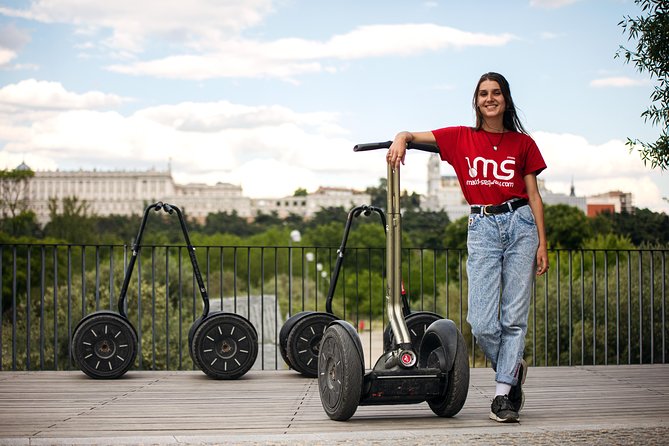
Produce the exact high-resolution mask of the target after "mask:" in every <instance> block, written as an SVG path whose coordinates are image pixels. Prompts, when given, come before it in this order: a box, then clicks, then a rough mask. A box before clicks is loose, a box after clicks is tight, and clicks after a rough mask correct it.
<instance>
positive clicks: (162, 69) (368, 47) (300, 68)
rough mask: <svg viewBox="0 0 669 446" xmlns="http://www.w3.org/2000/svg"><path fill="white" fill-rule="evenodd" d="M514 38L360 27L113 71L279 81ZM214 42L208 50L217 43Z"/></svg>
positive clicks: (221, 44) (430, 28)
mask: <svg viewBox="0 0 669 446" xmlns="http://www.w3.org/2000/svg"><path fill="white" fill-rule="evenodd" d="M513 39H515V37H514V36H513V35H511V34H500V35H493V34H483V33H471V32H466V31H461V30H458V29H455V28H451V27H446V26H438V25H433V24H406V25H370V26H361V27H358V28H356V29H354V30H353V31H351V32H349V33H347V34H341V35H336V36H333V37H332V38H330V39H329V40H327V41H322V42H321V41H314V40H305V39H298V38H284V39H279V40H275V41H270V42H260V41H251V40H243V39H228V40H220V41H218V43H216V48H215V51H209V52H205V53H201V54H192V53H189V54H182V55H174V56H169V57H165V58H162V59H155V60H149V61H139V62H132V63H128V64H115V65H111V66H110V67H108V68H109V69H110V70H112V71H116V72H120V73H125V74H132V75H148V76H156V77H165V78H179V79H196V80H203V79H210V78H216V77H266V76H267V77H278V78H291V77H292V76H295V75H299V74H307V73H315V72H322V71H326V70H330V69H331V68H329V67H328V66H327V65H325V64H324V63H325V61H331V60H340V61H341V60H352V59H363V58H371V57H388V56H409V55H414V54H419V53H422V52H427V51H437V50H441V49H448V48H453V49H461V48H464V47H468V46H502V45H506V44H508V43H509V42H510V41H512V40H513ZM214 43H215V41H214V40H212V41H210V43H209V46H212V45H214Z"/></svg>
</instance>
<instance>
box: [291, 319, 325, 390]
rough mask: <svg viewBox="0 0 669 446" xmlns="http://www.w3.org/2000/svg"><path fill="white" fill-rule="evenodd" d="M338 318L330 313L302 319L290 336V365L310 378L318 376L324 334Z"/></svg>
mask: <svg viewBox="0 0 669 446" xmlns="http://www.w3.org/2000/svg"><path fill="white" fill-rule="evenodd" d="M335 319H336V317H335V316H333V315H331V314H329V313H312V314H310V315H307V316H305V317H303V318H302V319H300V320H299V321H298V322H297V323H296V324H295V326H294V327H293V328H292V329H291V330H290V333H289V334H288V341H287V343H286V354H287V356H288V364H290V366H291V367H292V368H293V369H295V370H296V371H297V372H299V373H301V374H302V375H304V376H307V377H309V378H316V377H317V376H318V350H319V348H320V345H321V340H322V339H323V333H324V332H325V329H326V328H327V327H328V325H329V324H330V322H332V321H333V320H335Z"/></svg>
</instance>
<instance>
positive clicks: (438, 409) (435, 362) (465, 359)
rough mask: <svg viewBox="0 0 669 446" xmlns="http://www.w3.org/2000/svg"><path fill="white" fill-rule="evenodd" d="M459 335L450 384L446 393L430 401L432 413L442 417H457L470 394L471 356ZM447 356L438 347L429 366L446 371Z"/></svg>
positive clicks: (460, 334)
mask: <svg viewBox="0 0 669 446" xmlns="http://www.w3.org/2000/svg"><path fill="white" fill-rule="evenodd" d="M457 333H458V343H457V345H458V347H457V350H456V351H455V360H454V362H453V368H452V369H451V370H450V372H449V373H448V383H447V384H446V387H445V389H444V393H443V394H442V395H441V396H439V397H437V398H434V399H431V400H428V402H427V403H428V405H429V406H430V409H432V412H434V413H435V414H436V415H438V416H440V417H446V418H449V417H452V416H455V415H456V414H457V413H458V412H460V410H461V409H462V406H464V405H465V400H466V399H467V393H468V392H469V355H468V354H467V345H466V344H465V338H464V336H462V333H460V331H459V330H458V331H457ZM444 363H445V355H444V352H443V349H442V347H438V348H436V349H434V350H433V351H432V353H430V356H429V357H428V361H427V366H428V367H435V368H441V369H442V370H443V369H444V367H443V365H444Z"/></svg>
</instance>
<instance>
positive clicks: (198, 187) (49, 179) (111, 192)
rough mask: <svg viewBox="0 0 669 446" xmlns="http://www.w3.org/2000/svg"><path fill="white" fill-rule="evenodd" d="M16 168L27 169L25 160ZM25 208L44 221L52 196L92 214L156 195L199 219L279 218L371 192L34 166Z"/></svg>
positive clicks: (135, 206)
mask: <svg viewBox="0 0 669 446" xmlns="http://www.w3.org/2000/svg"><path fill="white" fill-rule="evenodd" d="M18 168H19V169H29V167H28V166H27V165H25V164H24V163H22V164H21V166H19V167H18ZM26 195H27V196H26V198H27V199H28V202H29V208H30V209H31V210H33V211H34V212H35V214H36V215H37V220H38V222H39V223H40V224H42V225H44V224H46V223H47V222H48V221H49V218H50V212H49V204H50V203H51V202H52V201H53V200H54V199H55V204H56V205H57V206H58V208H59V209H58V211H59V212H60V211H61V209H60V207H62V201H63V199H64V198H69V197H76V198H77V199H78V200H80V201H85V202H86V204H87V206H88V212H89V214H90V215H99V216H109V215H123V216H129V215H138V214H141V213H142V211H143V210H144V208H145V207H146V205H148V204H149V203H153V202H156V201H165V202H168V203H173V204H175V205H177V206H179V207H181V208H182V209H183V210H184V213H185V214H186V215H187V216H188V218H192V219H196V220H198V221H200V222H203V221H204V219H205V218H206V216H207V215H208V214H211V213H217V212H227V213H232V212H236V213H237V215H239V216H240V217H242V218H248V219H251V218H253V217H255V216H256V215H257V214H259V213H260V214H269V213H272V212H276V213H277V215H278V216H279V217H280V218H285V217H287V216H288V215H289V214H291V213H292V214H297V215H299V216H302V217H303V218H310V217H313V216H314V214H316V213H317V212H318V211H319V210H320V209H321V208H326V207H339V206H343V207H344V208H346V209H348V208H349V207H352V206H354V205H358V204H366V203H370V201H371V197H370V195H369V194H366V193H363V192H358V191H355V190H352V189H345V188H325V187H321V188H319V189H318V190H317V191H316V192H314V193H313V194H307V195H306V196H296V197H284V198H262V199H251V198H249V197H245V196H243V193H242V188H241V186H237V185H233V184H229V183H217V184H215V185H213V186H210V185H207V184H197V183H191V184H185V185H184V184H177V183H175V182H174V179H173V178H172V173H171V172H170V171H169V170H165V171H156V170H148V171H98V170H92V171H90V170H89V171H84V170H79V171H36V172H35V176H34V177H33V178H32V179H31V180H30V182H29V185H28V188H27V190H26Z"/></svg>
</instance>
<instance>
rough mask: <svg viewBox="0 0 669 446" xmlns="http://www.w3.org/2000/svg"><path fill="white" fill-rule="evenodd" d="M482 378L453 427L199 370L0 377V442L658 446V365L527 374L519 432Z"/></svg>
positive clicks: (489, 377)
mask: <svg viewBox="0 0 669 446" xmlns="http://www.w3.org/2000/svg"><path fill="white" fill-rule="evenodd" d="M493 392H494V384H493V373H492V371H491V370H488V369H472V371H471V381H470V388H469V396H468V398H467V402H466V404H465V407H464V408H463V410H462V411H461V412H460V413H459V414H458V415H457V416H456V417H454V418H450V419H443V418H438V417H436V416H434V415H433V414H432V412H431V410H430V409H429V407H428V406H427V404H425V403H422V404H417V405H404V406H402V405H399V406H362V407H359V408H358V411H357V412H356V414H355V415H354V416H353V418H352V419H351V420H349V421H348V422H335V421H331V420H330V419H328V418H327V416H326V415H325V413H324V412H323V409H322V407H321V404H320V399H319V396H318V384H317V381H316V380H315V379H309V378H304V377H301V376H300V375H298V374H297V373H295V372H293V371H290V370H286V371H251V372H249V373H248V374H247V375H245V376H244V377H243V378H242V379H240V380H237V381H214V380H211V379H208V378H207V377H206V376H205V375H204V374H203V373H201V372H199V371H193V372H140V371H130V372H128V373H127V374H126V375H125V376H124V377H123V378H121V379H118V380H112V381H99V380H92V379H90V378H88V377H86V376H85V375H84V374H83V373H81V372H6V371H5V372H0V444H11V445H47V444H48V445H52V444H55V445H59V444H87V445H88V444H100V445H103V444H105V445H106V444H109V445H121V444H124V445H125V444H144V445H152V444H156V445H168V444H170V445H171V444H174V445H208V444H226V445H227V444H243V445H266V444H269V445H295V444H298V445H318V444H322V445H334V444H342V443H344V444H348V445H379V446H381V445H384V446H385V445H388V444H398V443H399V442H400V441H401V442H402V443H403V444H406V445H412V444H420V445H443V444H474V445H484V444H556V445H558V444H560V445H563V444H601V445H605V444H606V445H609V444H643V445H644V446H647V445H660V444H668V443H669V440H668V439H669V365H644V366H594V367H552V368H545V367H532V368H530V372H529V375H528V380H527V384H526V394H527V402H526V404H525V409H524V410H523V412H522V414H521V422H520V423H519V424H514V425H504V424H498V423H495V422H493V421H490V420H489V419H488V411H489V407H490V400H491V398H492V394H493Z"/></svg>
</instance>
